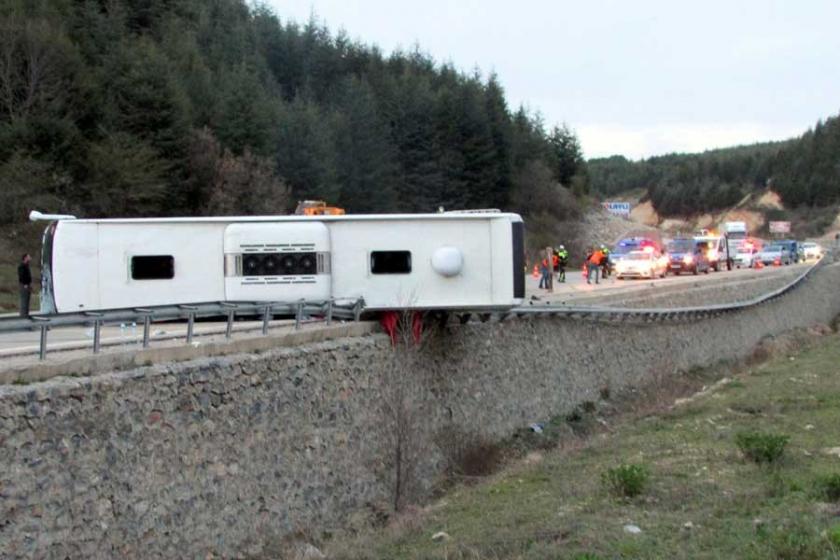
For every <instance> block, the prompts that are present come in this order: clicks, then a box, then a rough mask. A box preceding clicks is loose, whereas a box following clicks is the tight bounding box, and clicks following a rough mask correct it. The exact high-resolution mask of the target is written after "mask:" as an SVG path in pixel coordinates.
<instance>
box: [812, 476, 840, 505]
mask: <svg viewBox="0 0 840 560" xmlns="http://www.w3.org/2000/svg"><path fill="white" fill-rule="evenodd" d="M814 486H815V489H816V491H817V494H818V495H819V496H820V497H821V498H824V499H826V500H828V501H830V502H840V473H836V472H835V473H831V474H825V475H822V476H820V477H818V478H817V479H816V480H815V481H814Z"/></svg>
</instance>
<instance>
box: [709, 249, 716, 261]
mask: <svg viewBox="0 0 840 560" xmlns="http://www.w3.org/2000/svg"><path fill="white" fill-rule="evenodd" d="M708 257H709V259H710V260H715V259H717V258H718V252H717V249H709V253H708Z"/></svg>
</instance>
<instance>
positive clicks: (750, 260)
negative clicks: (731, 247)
mask: <svg viewBox="0 0 840 560" xmlns="http://www.w3.org/2000/svg"><path fill="white" fill-rule="evenodd" d="M759 252H761V243H760V242H759V241H756V240H753V239H750V240H744V241H743V242H741V243H740V244H738V246H737V248H736V249H735V256H734V257H733V259H732V263H733V264H734V265H735V267H736V268H753V267H754V266H755V263H756V262H757V261H758V253H759Z"/></svg>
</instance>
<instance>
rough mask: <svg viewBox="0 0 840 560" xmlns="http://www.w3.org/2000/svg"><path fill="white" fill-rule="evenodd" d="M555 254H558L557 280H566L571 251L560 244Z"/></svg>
mask: <svg viewBox="0 0 840 560" xmlns="http://www.w3.org/2000/svg"><path fill="white" fill-rule="evenodd" d="M555 254H556V255H557V281H558V282H565V281H566V265H567V264H569V252H568V251H567V250H566V247H564V246H563V245H560V248H559V249H558V250H557V253H555Z"/></svg>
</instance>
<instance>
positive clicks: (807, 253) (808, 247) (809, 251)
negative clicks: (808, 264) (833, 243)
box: [802, 241, 825, 261]
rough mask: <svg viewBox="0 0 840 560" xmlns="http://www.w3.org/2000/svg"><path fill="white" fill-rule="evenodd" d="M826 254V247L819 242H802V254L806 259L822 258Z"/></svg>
mask: <svg viewBox="0 0 840 560" xmlns="http://www.w3.org/2000/svg"><path fill="white" fill-rule="evenodd" d="M824 254H825V249H823V248H822V246H821V245H819V244H817V243H814V242H812V241H806V242H805V243H803V244H802V256H803V258H804V259H805V260H806V261H809V260H820V259H821V258H822V256H823V255H824Z"/></svg>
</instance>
